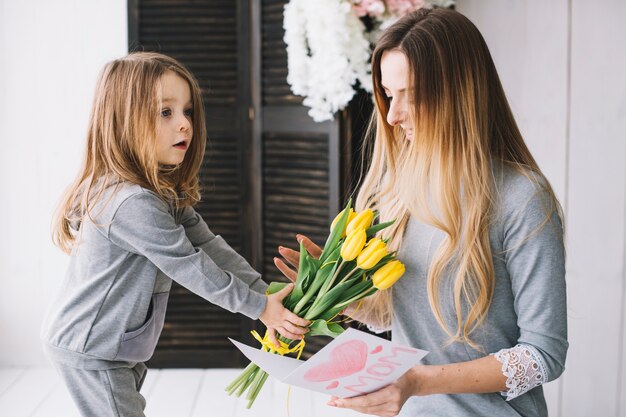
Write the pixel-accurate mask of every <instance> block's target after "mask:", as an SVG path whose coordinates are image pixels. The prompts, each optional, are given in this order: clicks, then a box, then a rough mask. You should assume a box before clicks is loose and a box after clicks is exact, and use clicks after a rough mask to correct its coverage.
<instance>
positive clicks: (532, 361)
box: [493, 344, 548, 401]
mask: <svg viewBox="0 0 626 417" xmlns="http://www.w3.org/2000/svg"><path fill="white" fill-rule="evenodd" d="M493 355H494V356H495V358H496V359H497V360H498V361H499V362H500V363H501V364H502V373H503V374H504V376H506V387H507V388H508V391H505V392H501V394H502V395H503V396H505V397H506V400H507V401H511V400H512V399H513V398H516V397H519V396H520V395H522V394H523V393H525V392H527V391H530V390H531V389H533V388H535V387H537V386H539V385H541V384H545V383H546V382H548V374H547V372H546V366H545V365H544V363H543V359H542V357H541V355H540V354H539V352H538V351H537V349H536V348H534V347H533V346H530V345H524V344H518V345H516V346H515V347H512V348H510V349H502V350H500V351H498V352H496V353H494V354H493Z"/></svg>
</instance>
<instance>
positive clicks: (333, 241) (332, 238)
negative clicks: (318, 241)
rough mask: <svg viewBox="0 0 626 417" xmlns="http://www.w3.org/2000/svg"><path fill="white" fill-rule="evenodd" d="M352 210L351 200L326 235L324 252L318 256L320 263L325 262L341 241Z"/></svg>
mask: <svg viewBox="0 0 626 417" xmlns="http://www.w3.org/2000/svg"><path fill="white" fill-rule="evenodd" d="M351 208H352V199H350V201H348V204H347V205H346V207H345V208H344V210H343V213H342V214H341V217H340V218H339V220H337V223H336V224H335V227H333V230H332V231H331V232H330V234H329V235H328V239H326V244H325V245H324V250H323V251H322V255H321V256H320V261H322V262H325V261H326V258H328V256H329V255H330V254H331V253H332V252H333V251H334V250H335V249H336V248H337V244H338V243H339V241H340V240H341V235H342V234H343V231H344V230H345V228H346V224H347V223H348V218H349V216H350V209H351Z"/></svg>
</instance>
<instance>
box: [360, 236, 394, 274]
mask: <svg viewBox="0 0 626 417" xmlns="http://www.w3.org/2000/svg"><path fill="white" fill-rule="evenodd" d="M386 255H387V245H386V244H385V242H383V241H382V240H381V239H379V238H377V237H376V238H374V239H371V240H370V241H369V242H368V243H367V246H366V247H365V249H363V251H362V252H361V253H360V254H359V256H358V258H357V259H356V265H357V266H358V267H359V268H361V269H371V268H373V267H374V266H376V264H377V263H378V262H380V260H381V259H383V258H384V257H385V256H386Z"/></svg>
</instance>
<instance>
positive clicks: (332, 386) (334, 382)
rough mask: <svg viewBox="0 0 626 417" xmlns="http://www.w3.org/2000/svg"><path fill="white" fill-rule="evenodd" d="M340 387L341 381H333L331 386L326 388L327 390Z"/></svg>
mask: <svg viewBox="0 0 626 417" xmlns="http://www.w3.org/2000/svg"><path fill="white" fill-rule="evenodd" d="M338 386H339V381H333V382H331V383H330V384H328V386H327V387H326V389H335V388H337V387H338Z"/></svg>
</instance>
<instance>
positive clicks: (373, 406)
mask: <svg viewBox="0 0 626 417" xmlns="http://www.w3.org/2000/svg"><path fill="white" fill-rule="evenodd" d="M415 384H416V382H415V378H414V375H413V372H412V370H409V371H408V372H406V373H405V374H404V375H402V376H401V377H400V378H399V379H398V380H397V381H395V382H394V383H392V384H391V385H387V386H386V387H385V388H382V389H380V390H378V391H374V392H371V393H369V394H366V395H361V396H358V397H352V398H337V397H331V399H330V401H329V402H328V405H330V406H333V407H340V408H350V409H352V410H355V411H358V412H359V413H363V414H373V415H375V416H380V417H393V416H397V415H398V414H399V413H400V410H401V409H402V406H403V405H404V403H405V402H406V400H408V399H409V397H411V396H412V395H415V393H416V389H415Z"/></svg>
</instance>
